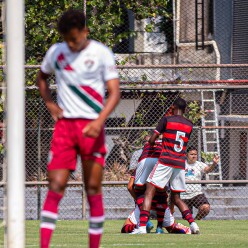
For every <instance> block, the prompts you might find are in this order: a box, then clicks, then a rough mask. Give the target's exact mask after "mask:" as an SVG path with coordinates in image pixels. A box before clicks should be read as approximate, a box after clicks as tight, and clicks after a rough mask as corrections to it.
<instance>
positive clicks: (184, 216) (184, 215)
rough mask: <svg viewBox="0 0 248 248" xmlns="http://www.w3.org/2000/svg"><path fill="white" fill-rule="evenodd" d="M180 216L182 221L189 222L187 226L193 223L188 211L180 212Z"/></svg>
mask: <svg viewBox="0 0 248 248" xmlns="http://www.w3.org/2000/svg"><path fill="white" fill-rule="evenodd" d="M182 216H183V219H185V220H187V221H188V222H189V224H191V223H192V222H195V220H194V218H193V216H192V214H191V212H190V210H189V209H188V210H185V211H183V212H182Z"/></svg>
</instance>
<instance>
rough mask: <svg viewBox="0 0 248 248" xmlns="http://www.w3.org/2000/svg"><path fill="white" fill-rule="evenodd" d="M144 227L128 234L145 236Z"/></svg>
mask: <svg viewBox="0 0 248 248" xmlns="http://www.w3.org/2000/svg"><path fill="white" fill-rule="evenodd" d="M146 233H147V232H146V227H139V228H135V229H134V230H133V231H132V232H131V233H129V234H146Z"/></svg>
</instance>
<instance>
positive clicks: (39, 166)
mask: <svg viewBox="0 0 248 248" xmlns="http://www.w3.org/2000/svg"><path fill="white" fill-rule="evenodd" d="M40 105H41V98H40V100H39V112H38V129H37V132H38V137H37V138H38V144H37V146H38V175H37V180H38V181H39V182H40V181H41V140H40V139H41V131H40V112H41V111H40V109H41V106H40ZM40 211H41V186H40V185H38V186H37V219H38V220H39V219H40Z"/></svg>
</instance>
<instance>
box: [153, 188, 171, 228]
mask: <svg viewBox="0 0 248 248" xmlns="http://www.w3.org/2000/svg"><path fill="white" fill-rule="evenodd" d="M154 199H156V200H157V204H156V212H157V221H158V227H161V228H162V227H163V221H164V215H165V210H166V208H167V207H168V206H167V193H166V192H156V194H155V197H154Z"/></svg>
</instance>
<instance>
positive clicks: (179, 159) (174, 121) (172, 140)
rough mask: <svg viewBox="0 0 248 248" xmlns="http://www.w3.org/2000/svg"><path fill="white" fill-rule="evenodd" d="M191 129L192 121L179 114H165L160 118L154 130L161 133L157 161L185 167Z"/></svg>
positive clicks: (180, 167)
mask: <svg viewBox="0 0 248 248" xmlns="http://www.w3.org/2000/svg"><path fill="white" fill-rule="evenodd" d="M192 129H193V124H192V122H191V121H190V120H188V119H186V118H184V117H183V116H181V115H173V116H165V117H163V118H162V119H161V120H160V122H159V124H158V126H157V127H156V130H155V131H154V132H155V133H158V134H163V141H162V146H163V148H162V152H161V155H160V157H159V163H161V164H164V165H167V166H171V167H174V168H179V169H185V161H186V147H187V144H188V141H189V138H190V134H191V132H192Z"/></svg>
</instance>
